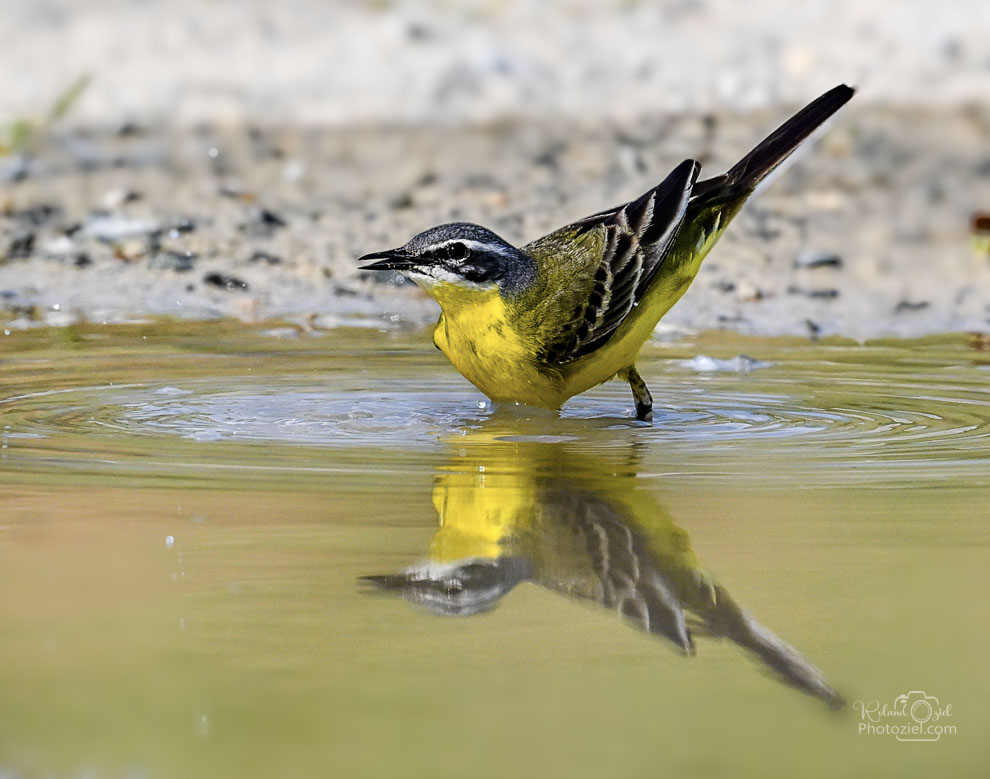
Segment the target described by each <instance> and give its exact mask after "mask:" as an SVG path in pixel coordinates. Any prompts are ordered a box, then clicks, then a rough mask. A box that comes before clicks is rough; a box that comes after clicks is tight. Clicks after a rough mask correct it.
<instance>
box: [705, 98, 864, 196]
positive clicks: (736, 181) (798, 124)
mask: <svg viewBox="0 0 990 779" xmlns="http://www.w3.org/2000/svg"><path fill="white" fill-rule="evenodd" d="M855 91H856V90H854V89H853V88H852V87H847V86H846V85H845V84H840V85H839V86H837V87H834V88H833V89H830V90H829V91H828V92H826V93H825V94H824V95H822V96H821V97H819V98H818V99H817V100H815V101H814V102H812V103H809V104H808V105H806V106H805V107H804V108H802V109H801V110H800V111H798V112H797V113H796V114H794V116H792V117H791V118H790V119H788V120H787V121H786V122H784V123H783V124H782V125H781V126H780V127H778V128H777V129H776V130H774V131H773V132H772V133H770V135H769V136H767V138H765V139H764V140H763V141H762V142H761V143H760V144H759V145H758V146H757V147H756V148H755V149H753V151H751V152H750V153H749V154H747V155H746V156H745V157H743V158H742V159H741V160H739V162H737V163H736V164H735V165H733V166H732V168H730V169H729V172H728V173H726V174H724V175H722V176H717V177H716V178H713V179H708V180H707V181H699V182H698V183H697V184H696V185H695V187H694V189H693V190H692V193H691V194H692V196H694V197H699V196H704V195H707V194H709V193H715V192H716V191H719V199H721V196H722V195H723V194H724V195H730V193H731V196H733V197H738V196H739V195H743V194H749V193H750V192H752V191H753V190H754V189H756V185H757V184H759V183H760V182H761V181H763V179H765V178H766V177H767V176H768V175H770V173H771V172H772V171H773V170H774V169H775V168H776V167H777V166H778V165H780V163H782V162H783V161H784V160H785V159H787V158H788V157H789V156H790V155H791V152H793V151H794V150H795V149H796V148H797V147H798V146H800V145H801V143H802V142H803V141H804V140H805V139H806V138H807V137H808V136H809V135H811V134H812V133H813V132H814V131H815V130H816V129H818V127H819V126H820V125H821V124H822V122H824V121H825V120H826V119H828V118H829V117H830V116H831V115H832V114H834V113H835V112H836V111H838V110H839V109H840V108H842V106H844V105H845V104H846V103H847V102H848V101H849V99H850V98H851V97H852V96H853V93H854V92H855Z"/></svg>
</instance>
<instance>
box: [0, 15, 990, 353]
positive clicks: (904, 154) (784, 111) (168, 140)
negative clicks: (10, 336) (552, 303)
mask: <svg viewBox="0 0 990 779" xmlns="http://www.w3.org/2000/svg"><path fill="white" fill-rule="evenodd" d="M987 29H990V5H988V4H987V3H983V2H976V1H968V0H956V1H955V2H934V0H932V1H931V2H929V1H928V0H920V1H918V2H912V3H908V4H904V3H897V2H892V1H890V0H882V1H881V2H876V3H865V4H864V3H859V2H855V1H854V0H829V1H828V2H826V1H824V0H812V1H811V2H806V3H796V4H795V3H782V2H776V0H760V2H758V3H757V4H755V5H753V4H746V5H740V4H738V3H733V2H728V1H722V0H665V1H664V2H647V0H607V1H603V2H591V0H571V1H570V2H557V3H533V2H523V1H522V0H488V1H486V2H448V1H446V0H420V1H417V2H391V1H390V0H363V1H359V0H289V1H288V2H283V3H270V2H249V1H245V2H233V0H176V1H175V2H155V1H154V0H102V1H100V2H86V3H79V2H70V0H40V1H39V0H6V2H4V3H3V6H2V9H0V68H2V72H3V73H6V74H8V78H7V79H6V82H7V83H6V84H5V87H4V89H3V90H2V94H0V187H2V189H0V292H2V293H3V294H2V296H0V311H2V312H3V313H2V315H3V316H4V318H5V320H6V321H8V323H9V324H11V325H12V326H13V327H15V328H17V327H28V326H32V325H33V324H39V323H42V324H44V323H47V324H67V323H72V322H75V321H80V320H94V321H101V322H102V321H129V319H130V318H132V317H134V316H140V315H146V314H156V315H159V314H163V315H169V316H183V317H190V316H191V317H196V318H214V317H231V316H232V317H236V318H239V319H245V320H248V321H258V320H264V319H270V318H275V319H284V320H289V321H291V322H293V323H294V325H295V326H299V327H304V328H311V327H316V328H322V327H327V326H333V325H335V324H339V322H340V321H341V318H344V319H348V318H352V317H358V318H362V317H363V318H368V317H370V318H372V319H375V318H379V319H383V320H384V321H386V322H393V321H402V322H411V323H413V324H417V325H418V324H424V323H426V322H427V321H428V320H429V319H430V318H431V317H432V316H433V312H434V309H433V308H432V307H431V306H430V305H429V304H427V303H426V302H425V301H423V299H422V298H421V297H420V296H418V295H417V293H416V292H415V290H411V289H403V288H401V284H399V281H400V280H397V279H393V280H391V281H390V282H389V283H387V284H381V283H378V282H380V281H381V279H379V280H378V281H377V282H376V280H373V279H370V278H364V277H362V276H361V275H360V274H358V273H356V271H355V270H354V263H353V259H354V257H356V256H359V255H361V254H364V253H366V252H368V251H371V250H374V249H379V248H382V247H383V246H392V245H396V244H401V243H403V242H404V241H405V240H406V239H407V238H408V237H409V236H410V235H411V234H413V233H415V232H418V231H420V230H422V229H425V228H426V227H429V226H431V225H433V224H436V223H439V222H444V221H452V220H468V221H477V222H481V223H484V224H486V225H488V226H490V227H492V228H494V229H495V230H497V231H499V232H500V233H502V234H503V236H504V237H505V238H507V239H508V240H510V241H516V242H520V243H521V242H525V241H527V240H531V239H533V238H535V237H538V236H539V235H541V234H542V233H544V232H546V231H548V230H550V229H553V228H554V227H556V226H558V225H560V224H562V223H564V222H566V221H569V220H572V219H575V218H579V217H581V216H583V215H585V214H587V213H592V212H594V211H598V210H600V209H601V208H603V207H608V206H611V205H613V204H614V203H616V202H621V201H622V200H627V199H630V198H633V197H635V196H637V195H638V194H640V193H641V192H642V191H643V190H645V189H646V188H648V187H650V186H652V185H653V184H655V183H656V182H657V181H658V180H660V179H661V178H662V177H663V176H664V175H666V173H667V171H668V170H669V169H670V168H671V167H672V166H673V165H675V164H677V162H679V161H680V160H682V159H684V158H685V157H695V158H698V159H700V160H701V161H702V162H703V164H704V165H705V169H706V172H707V173H709V174H714V173H717V172H719V171H721V170H724V169H725V167H727V166H728V165H731V164H732V163H733V162H734V161H735V160H736V159H738V158H739V157H740V156H741V155H742V154H744V153H745V152H746V151H747V150H748V149H749V148H751V147H752V146H753V145H755V144H756V143H757V141H758V140H759V139H760V138H762V137H763V136H765V135H766V134H767V133H768V132H769V131H770V130H771V129H772V128H773V127H775V126H776V125H777V124H779V123H780V122H781V121H783V120H784V119H785V118H786V117H787V116H788V115H789V114H790V112H792V111H793V110H795V109H797V108H798V107H800V106H801V105H803V104H804V103H806V102H809V101H810V100H811V99H813V98H814V97H816V96H817V95H818V94H820V93H821V92H823V91H824V90H826V89H828V88H830V87H831V86H834V85H835V84H837V83H840V82H843V81H845V82H848V83H851V84H854V85H856V86H857V87H858V88H859V93H858V94H857V96H856V98H855V100H854V101H853V102H852V103H851V104H850V105H849V106H848V107H847V108H846V109H844V110H843V111H842V112H841V114H840V115H839V116H837V117H836V118H835V120H834V122H833V123H832V128H833V129H832V132H831V133H830V134H827V135H826V136H825V141H824V143H823V144H821V145H819V146H818V147H815V146H814V145H813V144H809V148H807V149H805V150H804V152H803V159H802V160H800V161H798V162H797V164H796V165H795V166H794V168H793V170H792V171H790V172H786V173H784V174H783V175H780V176H778V179H779V182H778V183H777V184H776V185H775V186H774V187H773V188H771V189H770V190H769V192H768V193H767V194H766V195H765V196H763V197H762V198H760V199H759V200H758V201H757V202H754V203H753V204H752V205H751V206H749V207H748V208H747V209H746V210H745V211H744V212H743V214H742V216H741V217H740V218H739V220H738V222H737V225H736V226H734V228H733V230H730V231H729V233H728V234H727V235H726V237H725V238H724V239H723V241H722V244H721V245H720V247H719V249H718V250H717V251H716V252H715V253H714V254H713V255H712V257H711V258H710V259H709V260H708V261H707V262H706V265H705V266H704V267H703V269H702V272H701V275H700V276H699V278H698V281H697V282H696V284H695V286H694V289H693V290H692V296H693V301H694V302H693V303H687V302H685V303H684V304H682V305H680V306H678V307H676V308H675V310H674V311H673V312H672V313H671V315H670V316H669V317H668V318H667V319H666V320H665V326H668V327H676V328H687V329H695V330H704V329H732V330H737V331H740V332H744V333H754V334H797V335H803V336H809V337H813V338H814V337H818V336H820V335H823V334H824V335H831V334H837V335H846V336H851V337H855V338H867V337H872V336H877V335H895V336H918V335H924V334H927V333H933V332H947V331H959V330H968V331H973V332H983V331H985V330H986V329H988V327H990V325H988V317H990V309H988V306H990V298H988V293H987V292H986V290H987V289H988V288H990V271H988V265H990V262H988V246H990V151H988V149H990V103H988V100H987V96H988V95H990V43H988V41H987V39H986V35H985V31H986V30H987ZM689 300H690V298H689Z"/></svg>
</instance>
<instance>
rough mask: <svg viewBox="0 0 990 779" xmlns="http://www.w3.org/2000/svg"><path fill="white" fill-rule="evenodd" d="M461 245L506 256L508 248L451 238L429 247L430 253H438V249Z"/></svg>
mask: <svg viewBox="0 0 990 779" xmlns="http://www.w3.org/2000/svg"><path fill="white" fill-rule="evenodd" d="M455 243H459V244H462V245H463V246H466V247H467V248H468V249H474V250H476V251H486V252H497V253H498V254H506V253H507V252H506V247H505V246H500V245H499V244H495V243H484V242H482V241H475V240H474V239H472V238H451V239H450V240H448V241H444V242H443V243H434V244H431V245H430V246H429V247H428V251H436V250H437V249H443V248H444V247H447V246H450V245H452V244H455Z"/></svg>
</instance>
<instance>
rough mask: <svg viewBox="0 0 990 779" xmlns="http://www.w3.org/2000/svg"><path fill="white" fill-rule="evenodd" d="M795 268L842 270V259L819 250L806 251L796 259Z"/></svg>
mask: <svg viewBox="0 0 990 779" xmlns="http://www.w3.org/2000/svg"><path fill="white" fill-rule="evenodd" d="M794 267H795V268H805V269H809V270H810V269H814V268H841V267H842V258H841V257H840V256H839V255H838V254H834V253H832V252H823V251H819V250H818V249H805V250H804V251H802V252H800V253H799V254H798V256H797V257H795V258H794Z"/></svg>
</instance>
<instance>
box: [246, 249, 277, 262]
mask: <svg viewBox="0 0 990 779" xmlns="http://www.w3.org/2000/svg"><path fill="white" fill-rule="evenodd" d="M248 262H263V263H266V264H267V265H280V264H281V262H282V258H281V257H279V256H278V255H277V254H272V253H271V252H266V251H264V250H262V249H257V250H255V251H253V252H252V253H251V256H250V257H248Z"/></svg>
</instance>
